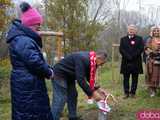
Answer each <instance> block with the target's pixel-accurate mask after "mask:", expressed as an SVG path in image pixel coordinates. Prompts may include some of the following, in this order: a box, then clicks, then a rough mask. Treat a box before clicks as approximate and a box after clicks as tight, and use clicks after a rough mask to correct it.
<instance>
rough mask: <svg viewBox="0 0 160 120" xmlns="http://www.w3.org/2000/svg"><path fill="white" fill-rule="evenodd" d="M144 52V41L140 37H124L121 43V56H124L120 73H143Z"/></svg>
mask: <svg viewBox="0 0 160 120" xmlns="http://www.w3.org/2000/svg"><path fill="white" fill-rule="evenodd" d="M143 50H144V43H143V39H142V37H140V36H137V35H136V36H134V37H133V38H131V39H129V37H128V36H125V37H122V38H121V41H120V48H119V51H120V54H121V55H122V62H121V70H120V73H123V74H126V73H138V74H142V73H143V68H142V57H141V54H142V52H143Z"/></svg>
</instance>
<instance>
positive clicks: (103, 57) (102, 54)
mask: <svg viewBox="0 0 160 120" xmlns="http://www.w3.org/2000/svg"><path fill="white" fill-rule="evenodd" d="M96 55H97V56H98V57H100V58H101V59H102V60H106V59H107V53H106V52H105V51H102V50H99V51H97V52H96Z"/></svg>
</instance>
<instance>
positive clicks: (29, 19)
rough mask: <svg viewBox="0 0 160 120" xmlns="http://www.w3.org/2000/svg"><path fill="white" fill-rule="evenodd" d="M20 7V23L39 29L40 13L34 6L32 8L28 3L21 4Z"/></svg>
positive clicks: (41, 18) (41, 19) (41, 21)
mask: <svg viewBox="0 0 160 120" xmlns="http://www.w3.org/2000/svg"><path fill="white" fill-rule="evenodd" d="M20 8H21V10H22V15H21V21H22V24H23V25H25V26H27V27H29V28H31V29H32V30H34V31H39V30H40V29H39V28H40V25H41V24H42V23H43V17H42V15H41V14H40V13H39V12H38V11H37V10H36V9H35V8H32V7H31V6H30V5H29V4H26V5H24V4H21V5H20Z"/></svg>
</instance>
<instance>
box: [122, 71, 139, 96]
mask: <svg viewBox="0 0 160 120" xmlns="http://www.w3.org/2000/svg"><path fill="white" fill-rule="evenodd" d="M130 75H132V84H131V90H130V84H129V78H130ZM123 78H124V80H123V88H124V93H125V94H126V95H129V94H133V95H135V94H136V89H137V84H138V74H132V73H127V74H123Z"/></svg>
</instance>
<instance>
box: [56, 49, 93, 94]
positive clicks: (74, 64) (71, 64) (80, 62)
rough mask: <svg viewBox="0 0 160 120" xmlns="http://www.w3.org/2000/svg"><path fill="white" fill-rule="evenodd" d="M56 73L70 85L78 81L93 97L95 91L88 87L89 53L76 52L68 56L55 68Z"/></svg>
mask: <svg viewBox="0 0 160 120" xmlns="http://www.w3.org/2000/svg"><path fill="white" fill-rule="evenodd" d="M54 73H55V75H56V76H60V77H61V78H63V79H64V80H67V81H68V82H67V83H68V84H71V83H72V81H75V80H77V81H78V84H79V85H80V87H81V88H82V89H83V91H84V92H85V93H86V94H87V95H88V96H91V95H92V93H93V91H92V90H91V89H90V87H89V85H88V81H89V77H90V60H89V52H76V53H73V54H70V55H68V56H66V57H65V58H64V59H62V60H61V61H60V62H59V63H57V64H56V65H55V66H54Z"/></svg>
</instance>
